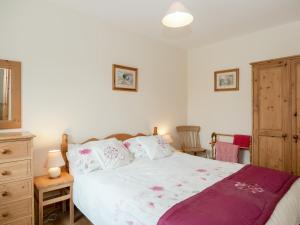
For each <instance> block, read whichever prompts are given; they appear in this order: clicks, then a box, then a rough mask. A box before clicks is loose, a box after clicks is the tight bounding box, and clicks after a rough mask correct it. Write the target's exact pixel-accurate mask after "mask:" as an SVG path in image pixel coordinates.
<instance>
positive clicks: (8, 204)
mask: <svg viewBox="0 0 300 225" xmlns="http://www.w3.org/2000/svg"><path fill="white" fill-rule="evenodd" d="M33 138H34V136H33V135H32V134H30V133H0V224H1V225H15V224H16V225H17V224H26V225H33V224H34V223H33V218H34V216H33V213H34V208H33V150H32V141H33Z"/></svg>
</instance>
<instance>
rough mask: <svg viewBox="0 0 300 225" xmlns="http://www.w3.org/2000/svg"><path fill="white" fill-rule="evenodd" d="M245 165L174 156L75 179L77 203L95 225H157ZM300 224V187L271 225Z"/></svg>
mask: <svg viewBox="0 0 300 225" xmlns="http://www.w3.org/2000/svg"><path fill="white" fill-rule="evenodd" d="M242 167H243V165H240V164H232V163H225V162H219V161H214V160H208V159H203V158H200V157H194V156H190V155H187V154H183V153H174V154H173V155H172V156H171V157H168V158H164V159H159V160H153V161H151V160H148V159H139V160H136V161H134V162H133V163H131V164H130V165H128V166H125V167H121V168H118V169H115V170H109V171H96V172H93V173H90V174H87V175H78V174H73V175H74V180H75V181H74V203H75V205H76V206H77V207H78V208H79V209H80V210H81V212H82V213H83V214H84V215H85V216H86V217H87V218H88V219H89V220H90V221H91V222H92V223H93V224H95V225H156V224H157V222H158V220H159V218H160V217H161V216H162V215H163V214H164V213H165V212H166V211H167V210H168V209H169V208H170V207H172V206H173V205H174V204H176V203H178V202H180V201H182V200H184V199H186V198H188V197H190V196H193V195H195V194H196V193H199V192H201V191H202V190H204V189H205V188H207V187H209V186H211V185H213V184H214V183H216V182H218V181H220V180H221V179H223V178H225V177H227V176H229V175H231V174H232V173H234V172H236V171H238V170H239V169H240V168H242ZM299 224H300V181H299V180H297V181H296V182H295V183H294V185H293V186H292V187H291V189H290V190H289V192H288V193H287V194H286V195H285V196H284V198H283V199H282V200H281V201H280V202H279V204H278V205H277V207H276V209H275V211H274V213H273V215H272V217H271V218H270V220H269V221H268V223H267V225H299Z"/></svg>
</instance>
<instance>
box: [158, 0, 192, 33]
mask: <svg viewBox="0 0 300 225" xmlns="http://www.w3.org/2000/svg"><path fill="white" fill-rule="evenodd" d="M193 20H194V17H193V16H192V14H191V13H190V12H189V10H187V8H185V6H184V5H183V4H182V3H181V2H178V1H175V2H173V3H172V5H171V6H170V8H169V10H168V12H167V14H166V15H165V16H164V18H163V19H162V21H161V22H162V23H163V25H165V26H166V27H172V28H177V27H184V26H187V25H189V24H191V23H192V22H193Z"/></svg>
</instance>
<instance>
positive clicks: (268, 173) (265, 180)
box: [157, 165, 297, 225]
mask: <svg viewBox="0 0 300 225" xmlns="http://www.w3.org/2000/svg"><path fill="white" fill-rule="evenodd" d="M296 179H297V177H296V176H292V175H290V174H287V173H283V172H279V171H275V170H271V169H266V168H260V167H256V166H251V165H248V166H245V167H243V168H242V169H241V170H240V171H238V172H236V173H235V174H232V175H231V176H229V177H227V178H225V179H223V180H222V181H220V182H217V183H216V184H214V185H213V186H211V187H209V188H207V189H205V190H204V191H202V192H200V193H198V194H196V195H194V196H192V197H190V198H188V199H186V200H184V201H182V202H180V203H178V204H176V205H175V206H173V207H172V208H171V209H169V210H168V211H167V212H166V213H165V214H164V215H163V216H162V217H161V218H160V220H159V222H158V224H157V225H264V224H265V223H266V222H267V221H268V219H269V218H270V216H271V215H272V213H273V211H274V209H275V207H276V205H277V203H278V202H279V200H280V199H281V198H282V197H283V196H284V195H285V193H286V192H287V191H288V190H289V188H290V187H291V185H292V184H293V183H294V182H295V181H296Z"/></svg>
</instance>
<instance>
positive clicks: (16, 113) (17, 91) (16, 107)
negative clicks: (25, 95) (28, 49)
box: [0, 60, 21, 129]
mask: <svg viewBox="0 0 300 225" xmlns="http://www.w3.org/2000/svg"><path fill="white" fill-rule="evenodd" d="M0 68H7V69H10V70H11V119H10V120H0V129H13V128H21V62H17V61H9V60H0Z"/></svg>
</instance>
